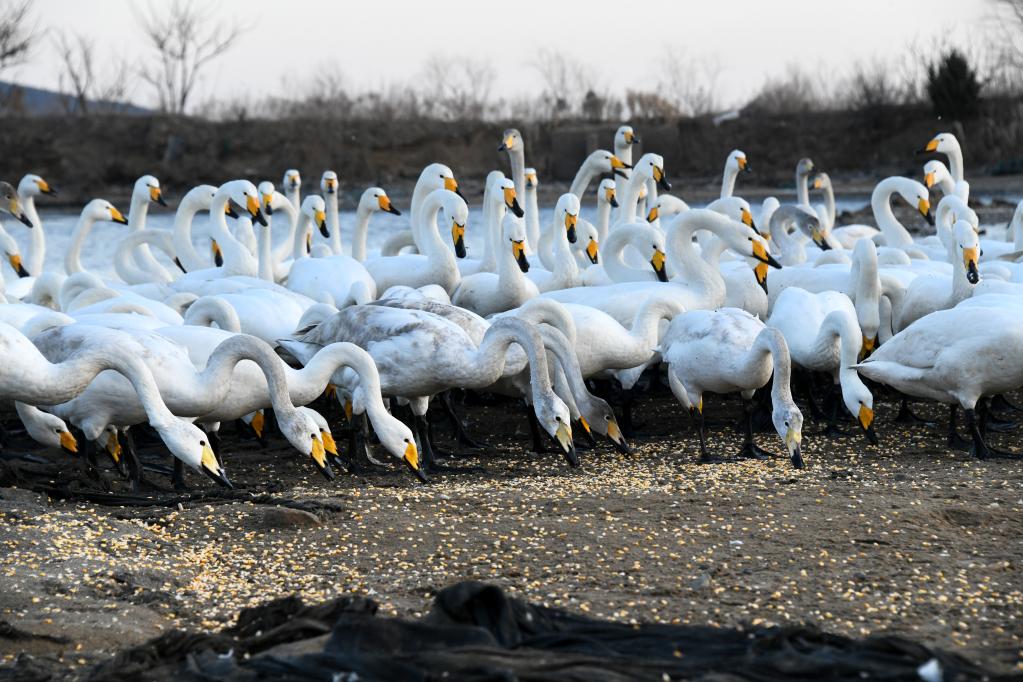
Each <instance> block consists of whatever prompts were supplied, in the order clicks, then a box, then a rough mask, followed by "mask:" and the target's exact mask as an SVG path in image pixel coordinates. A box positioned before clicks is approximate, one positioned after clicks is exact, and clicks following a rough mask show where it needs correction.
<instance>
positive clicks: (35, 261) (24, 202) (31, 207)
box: [18, 193, 46, 276]
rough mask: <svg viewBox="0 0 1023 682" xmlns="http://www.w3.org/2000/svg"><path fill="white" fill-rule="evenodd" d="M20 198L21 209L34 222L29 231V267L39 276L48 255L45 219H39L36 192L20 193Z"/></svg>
mask: <svg viewBox="0 0 1023 682" xmlns="http://www.w3.org/2000/svg"><path fill="white" fill-rule="evenodd" d="M18 199H19V201H20V202H21V210H22V211H23V212H24V213H25V215H26V216H27V217H28V219H29V220H30V221H31V222H32V225H33V228H32V229H31V230H30V231H29V232H30V234H29V239H30V241H29V247H28V257H27V258H26V260H27V261H28V263H27V267H28V271H29V273H30V274H33V275H36V276H38V275H39V274H41V273H42V271H43V260H44V259H45V257H46V235H45V233H44V232H43V221H42V220H40V219H39V212H38V211H37V210H36V198H35V195H34V194H21V193H19V195H18Z"/></svg>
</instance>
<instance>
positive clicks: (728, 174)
mask: <svg viewBox="0 0 1023 682" xmlns="http://www.w3.org/2000/svg"><path fill="white" fill-rule="evenodd" d="M751 172H753V168H752V167H751V166H750V165H749V161H747V160H746V152H744V151H741V150H739V149H733V150H732V151H731V152H730V153H729V154H728V158H727V159H725V172H724V175H722V177H721V198H722V199H725V198H727V197H730V196H732V194H733V193H734V192H735V179H736V178H737V177H739V173H751Z"/></svg>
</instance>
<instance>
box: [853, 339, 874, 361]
mask: <svg viewBox="0 0 1023 682" xmlns="http://www.w3.org/2000/svg"><path fill="white" fill-rule="evenodd" d="M875 348H877V336H874V337H869V336H867V335H866V334H864V335H863V343H862V345H861V346H860V356H859V358H857V360H858V361H859V362H863V361H864V360H865V359H866V358H867V357H868V356H869V355H870V354H871V353H873V352H874V349H875Z"/></svg>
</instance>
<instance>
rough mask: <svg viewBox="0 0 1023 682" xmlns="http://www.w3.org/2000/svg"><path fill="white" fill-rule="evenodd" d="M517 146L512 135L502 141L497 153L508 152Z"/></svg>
mask: <svg viewBox="0 0 1023 682" xmlns="http://www.w3.org/2000/svg"><path fill="white" fill-rule="evenodd" d="M514 146H515V138H514V137H513V136H511V135H509V136H508V137H506V138H504V139H503V140H501V144H500V145H499V146H498V147H497V151H499V152H506V151H508V150H510V149H511V148H512V147H514Z"/></svg>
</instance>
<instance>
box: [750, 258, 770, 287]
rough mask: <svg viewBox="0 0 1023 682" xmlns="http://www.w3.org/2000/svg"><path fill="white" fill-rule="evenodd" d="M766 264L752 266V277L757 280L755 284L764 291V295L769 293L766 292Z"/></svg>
mask: <svg viewBox="0 0 1023 682" xmlns="http://www.w3.org/2000/svg"><path fill="white" fill-rule="evenodd" d="M767 270H768V267H767V263H757V264H756V265H754V266H753V276H754V277H756V279H757V284H759V285H760V288H761V289H763V290H764V293H765V294H767V293H770V292H768V291H767Z"/></svg>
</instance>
